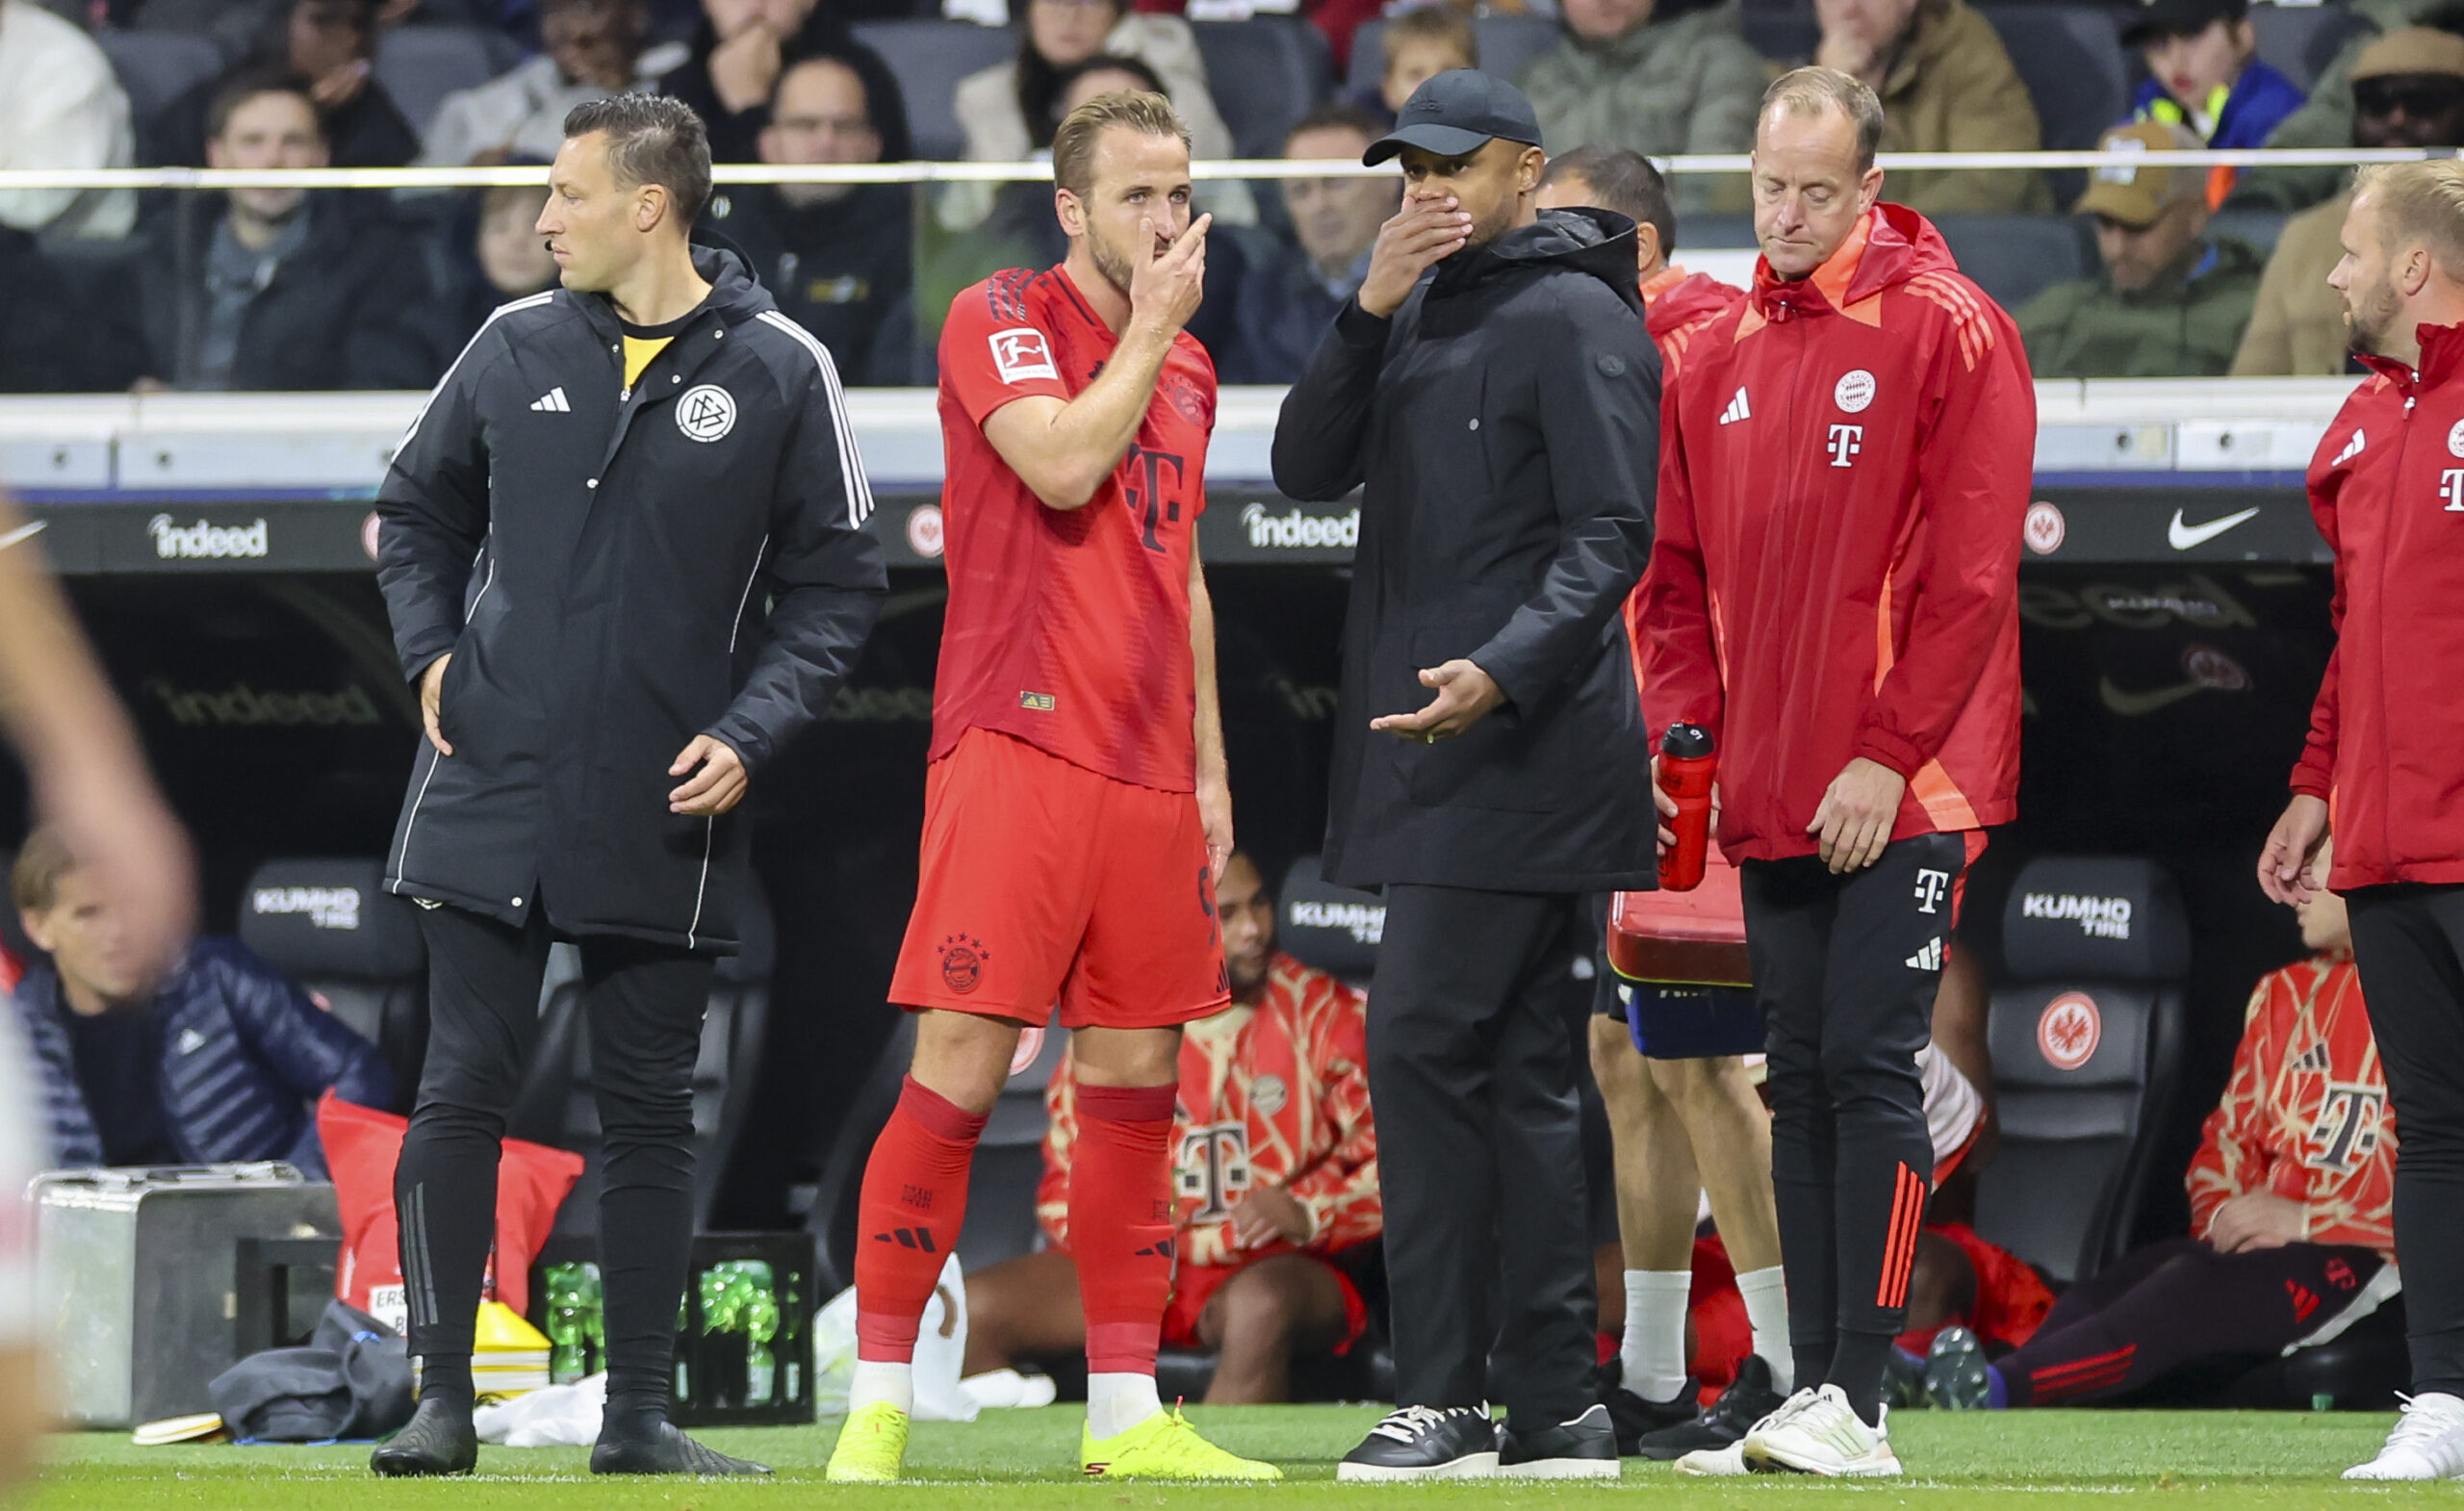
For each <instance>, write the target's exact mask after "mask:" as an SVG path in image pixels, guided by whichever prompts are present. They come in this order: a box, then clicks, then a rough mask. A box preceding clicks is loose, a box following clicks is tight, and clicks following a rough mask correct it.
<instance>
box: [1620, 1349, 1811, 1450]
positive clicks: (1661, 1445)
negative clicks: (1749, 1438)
mask: <svg viewBox="0 0 2464 1511" xmlns="http://www.w3.org/2000/svg"><path fill="white" fill-rule="evenodd" d="M1786 1399H1787V1397H1786V1396H1782V1395H1781V1394H1780V1393H1779V1392H1778V1391H1776V1390H1773V1389H1772V1388H1771V1365H1770V1363H1769V1361H1767V1360H1765V1359H1764V1358H1763V1357H1762V1356H1761V1355H1760V1354H1756V1353H1750V1354H1747V1355H1746V1356H1745V1358H1744V1359H1742V1360H1741V1361H1739V1362H1738V1364H1737V1367H1736V1378H1735V1379H1733V1380H1732V1381H1730V1382H1729V1388H1728V1389H1727V1390H1724V1391H1722V1392H1720V1398H1719V1399H1718V1400H1715V1401H1713V1402H1711V1404H1709V1405H1708V1406H1706V1407H1704V1408H1703V1410H1702V1411H1701V1412H1700V1413H1699V1414H1697V1415H1696V1416H1695V1418H1694V1419H1693V1420H1692V1421H1682V1422H1679V1423H1678V1424H1677V1425H1676V1426H1673V1427H1662V1428H1661V1429H1660V1430H1659V1431H1657V1432H1655V1433H1651V1434H1649V1435H1648V1436H1646V1437H1645V1438H1644V1439H1643V1440H1642V1441H1641V1442H1640V1443H1638V1444H1636V1445H1634V1451H1635V1452H1636V1453H1637V1454H1639V1455H1640V1456H1642V1457H1644V1458H1648V1459H1659V1460H1662V1461H1666V1460H1670V1459H1681V1458H1683V1457H1684V1456H1685V1455H1686V1454H1688V1453H1692V1452H1695V1451H1697V1450H1700V1449H1704V1448H1710V1449H1719V1448H1724V1447H1728V1446H1729V1445H1730V1444H1732V1443H1741V1442H1743V1441H1744V1440H1745V1435H1746V1433H1747V1432H1749V1431H1751V1430H1753V1427H1754V1424H1755V1423H1756V1422H1758V1421H1761V1420H1762V1419H1763V1418H1765V1417H1768V1416H1770V1415H1771V1414H1772V1413H1773V1412H1775V1411H1778V1410H1779V1409H1780V1405H1781V1403H1782V1402H1783V1401H1784V1400H1786Z"/></svg>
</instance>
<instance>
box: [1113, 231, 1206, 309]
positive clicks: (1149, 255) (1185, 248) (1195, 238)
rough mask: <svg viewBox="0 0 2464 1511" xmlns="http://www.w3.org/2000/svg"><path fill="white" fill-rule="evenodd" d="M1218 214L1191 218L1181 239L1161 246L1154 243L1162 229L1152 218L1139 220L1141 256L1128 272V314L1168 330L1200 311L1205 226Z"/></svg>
mask: <svg viewBox="0 0 2464 1511" xmlns="http://www.w3.org/2000/svg"><path fill="white" fill-rule="evenodd" d="M1214 223H1215V217H1213V216H1200V217H1198V218H1196V219H1194V220H1193V221H1191V222H1190V228H1189V229H1188V230H1186V231H1183V232H1182V233H1181V236H1180V240H1178V241H1176V242H1174V243H1171V244H1170V245H1169V246H1166V247H1164V248H1163V249H1162V250H1160V251H1159V250H1156V249H1155V243H1157V242H1158V241H1160V240H1161V239H1162V237H1163V231H1162V230H1161V229H1160V228H1159V227H1158V226H1157V225H1156V223H1155V222H1154V221H1153V220H1151V219H1148V220H1141V221H1139V222H1138V229H1139V233H1140V241H1139V256H1138V259H1137V261H1136V262H1135V263H1133V264H1132V265H1131V268H1130V274H1129V318H1130V319H1131V320H1140V321H1146V322H1148V323H1151V324H1153V325H1155V326H1158V327H1160V328H1161V329H1162V330H1164V331H1165V332H1167V333H1170V332H1174V331H1177V330H1179V329H1180V328H1181V327H1182V326H1184V325H1187V324H1188V323H1189V322H1190V317H1191V316H1193V315H1195V314H1196V313H1197V306H1198V301H1199V300H1200V299H1202V298H1204V297H1205V296H1206V230H1207V227H1209V226H1211V225H1213V224H1214Z"/></svg>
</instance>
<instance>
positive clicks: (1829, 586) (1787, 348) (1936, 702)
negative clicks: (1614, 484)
mask: <svg viewBox="0 0 2464 1511" xmlns="http://www.w3.org/2000/svg"><path fill="white" fill-rule="evenodd" d="M1685 364H1686V371H1685V381H1684V382H1683V383H1682V384H1675V385H1671V386H1669V388H1668V389H1667V397H1666V398H1665V399H1664V401H1663V405H1662V414H1661V423H1660V429H1661V443H1660V477H1659V517H1658V538H1657V541H1656V543H1655V547H1654V550H1653V553H1652V565H1651V569H1650V573H1649V575H1648V576H1646V577H1645V578H1644V580H1643V598H1644V606H1643V622H1644V625H1645V627H1646V629H1647V631H1648V633H1649V635H1650V639H1651V647H1650V665H1649V667H1648V669H1647V670H1646V671H1645V673H1644V687H1645V692H1644V704H1645V712H1646V717H1647V720H1648V722H1649V726H1650V728H1651V729H1652V730H1655V731H1656V730H1666V729H1667V728H1668V726H1669V725H1670V724H1672V723H1675V722H1678V721H1689V722H1692V723H1696V724H1702V725H1707V726H1708V727H1709V728H1710V729H1711V730H1712V731H1713V733H1714V735H1715V736H1716V737H1717V739H1718V742H1719V756H1720V790H1721V799H1722V807H1721V820H1720V836H1719V837H1720V846H1721V848H1722V849H1723V850H1724V851H1726V852H1727V854H1728V855H1729V857H1730V858H1732V859H1739V860H1748V859H1756V860H1772V859H1780V858H1784V857H1789V856H1800V855H1809V854H1812V853H1813V851H1814V850H1815V848H1816V846H1815V842H1814V839H1813V837H1812V836H1811V835H1810V834H1809V833H1808V832H1807V829H1808V826H1809V825H1810V824H1811V823H1812V822H1813V815H1814V809H1815V807H1817V806H1818V805H1819V804H1820V803H1821V801H1822V795H1823V792H1824V790H1825V789H1826V788H1828V787H1829V786H1830V785H1831V782H1832V780H1833V779H1834V778H1835V777H1837V776H1838V775H1839V772H1840V769H1841V768H1842V767H1844V766H1846V765H1847V764H1848V762H1849V760H1850V759H1852V758H1853V757H1856V756H1859V755H1862V756H1867V757H1869V758H1871V759H1873V760H1876V761H1879V762H1881V763H1882V764H1883V765H1885V766H1887V767H1889V768H1891V769H1892V770H1893V771H1896V772H1898V773H1899V774H1900V775H1902V776H1904V777H1906V778H1908V780H1909V785H1908V795H1907V797H1906V798H1905V799H1904V800H1903V801H1902V803H1901V807H1900V812H1899V819H1898V822H1897V823H1896V824H1894V825H1893V826H1892V829H1891V837H1892V838H1893V839H1901V838H1905V837H1907V836H1909V835H1911V834H1921V833H1927V832H1935V831H1961V830H1975V829H1979V828H1982V827H1984V826H1986V825H1989V824H1999V823H2004V822H2007V821H2008V820H2009V819H2010V818H2011V817H2012V816H2013V814H2014V811H2015V808H2016V807H2017V795H2018V778H2019V618H2018V558H2019V526H2020V521H2021V519H2022V518H2023V517H2024V515H2025V513H2026V511H2027V504H2028V488H2029V483H2030V469H2031V465H2032V463H2033V459H2034V453H2035V444H2036V391H2035V388H2034V386H2033V384H2032V383H2031V381H2030V379H2029V376H2028V363H2027V356H2026V354H2025V353H2024V352H2023V351H2022V350H2021V349H2020V346H2019V334H2018V330H2017V328H2016V327H2015V326H2014V325H2013V324H2012V323H2011V318H2010V317H2009V316H2008V315H2005V314H2004V313H2003V312H2002V310H2001V308H2000V307H1999V306H1998V305H1996V304H1995V303H1994V302H1993V301H1992V300H1991V299H1989V298H1988V297H1987V296H1986V295H1985V294H1984V293H1983V292H1982V291H1981V290H1979V289H1978V288H1977V287H1976V285H1975V284H1973V283H1970V282H1969V281H1968V280H1967V279H1966V278H1964V277H1963V276H1962V275H1961V274H1960V271H1959V267H1958V265H1957V264H1956V263H1954V262H1953V261H1952V259H1951V254H1950V249H1949V248H1948V247H1947V246H1945V245H1944V244H1943V243H1942V238H1941V236H1940V234H1939V233H1938V232H1937V231H1936V230H1935V229H1934V227H1933V226H1932V224H1930V223H1929V222H1928V221H1927V220H1926V219H1925V218H1924V217H1922V216H1920V215H1918V214H1916V212H1914V211H1912V210H1909V209H1906V208H1903V207H1901V206H1898V205H1877V206H1876V207H1874V209H1873V210H1872V212H1870V213H1869V214H1868V215H1867V216H1866V217H1865V218H1864V219H1863V220H1862V221H1861V223H1860V224H1859V226H1858V228H1857V230H1856V231H1855V232H1853V233H1852V234H1851V235H1850V236H1849V239H1848V240H1847V242H1846V243H1843V244H1842V245H1841V246H1840V248H1839V250H1838V251H1836V252H1835V253H1834V254H1833V255H1832V257H1831V259H1830V261H1828V262H1826V263H1824V264H1823V265H1822V267H1820V268H1818V269H1815V270H1814V271H1813V273H1812V274H1811V275H1810V276H1809V277H1806V278H1803V279H1799V280H1797V281H1794V282H1788V283H1783V282H1780V281H1778V280H1777V279H1775V278H1774V277H1773V276H1772V274H1771V269H1770V265H1769V264H1768V263H1767V262H1765V263H1760V264H1758V265H1757V267H1756V269H1755V286H1754V291H1753V293H1752V294H1751V295H1748V297H1747V298H1746V300H1745V301H1744V302H1743V303H1741V304H1739V305H1737V306H1735V307H1733V308H1732V309H1731V310H1729V311H1727V312H1725V313H1723V314H1722V315H1720V316H1719V317H1718V318H1717V319H1716V320H1712V321H1711V322H1710V323H1708V324H1707V325H1706V326H1704V327H1703V328H1702V329H1700V330H1699V331H1697V332H1696V333H1695V334H1694V336H1693V339H1692V341H1691V342H1690V343H1689V344H1688V346H1687V348H1686V352H1685Z"/></svg>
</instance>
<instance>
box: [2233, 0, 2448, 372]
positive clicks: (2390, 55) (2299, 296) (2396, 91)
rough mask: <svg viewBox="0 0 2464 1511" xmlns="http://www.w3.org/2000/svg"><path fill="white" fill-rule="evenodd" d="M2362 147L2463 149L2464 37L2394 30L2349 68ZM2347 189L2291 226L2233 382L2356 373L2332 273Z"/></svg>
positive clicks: (2340, 247) (2272, 263) (2264, 282)
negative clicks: (2330, 281) (2330, 278)
mask: <svg viewBox="0 0 2464 1511" xmlns="http://www.w3.org/2000/svg"><path fill="white" fill-rule="evenodd" d="M2352 97H2353V116H2352V144H2353V145H2354V146H2356V147H2464V37H2458V36H2456V35H2455V34H2454V33H2453V32H2442V31H2438V30H2435V29H2433V28H2430V27H2426V26H2408V27H2403V28H2400V29H2399V30H2397V31H2393V32H2389V33H2388V34H2386V35H2385V36H2383V37H2381V38H2377V39H2376V40H2375V41H2373V42H2372V43H2371V44H2370V45H2369V46H2368V47H2366V48H2364V49H2363V50H2362V54H2361V56H2360V57H2359V58H2358V59H2356V60H2355V61H2354V63H2353V65H2352ZM2351 208H2352V193H2351V192H2350V191H2349V190H2348V191H2346V192H2343V193H2340V194H2338V195H2337V196H2336V197H2335V198H2333V199H2330V200H2328V201H2327V202H2326V203H2325V204H2323V205H2314V206H2312V207H2311V208H2309V209H2307V210H2304V211H2303V212H2301V213H2300V214H2299V215H2297V216H2295V217H2294V218H2292V219H2291V220H2289V221H2287V222H2285V227H2284V233H2283V235H2281V236H2280V237H2278V238H2277V239H2276V243H2275V252H2274V254H2273V255H2272V256H2271V257H2270V258H2269V259H2268V266H2267V271H2266V273H2265V274H2263V275H2262V276H2261V277H2260V279H2259V295H2258V307H2257V309H2256V310H2255V311H2254V312H2253V313H2252V314H2251V317H2250V328H2249V329H2248V330H2247V331H2246V332H2244V333H2243V336H2242V349H2241V350H2240V351H2238V352H2236V353H2235V354H2234V357H2233V375H2234V376H2235V377H2266V376H2279V377H2291V376H2297V375H2315V376H2327V375H2330V374H2333V373H2338V372H2344V371H2349V370H2350V362H2351V357H2352V346H2351V344H2350V334H2351V333H2350V331H2349V329H2348V327H2347V325H2346V324H2345V307H2344V300H2343V298H2342V297H2340V296H2339V295H2337V293H2336V291H2335V290H2333V289H2330V288H2328V287H2327V274H2328V273H2329V272H2331V271H2333V270H2334V269H2335V266H2336V262H2337V260H2338V259H2340V258H2342V257H2343V256H2344V243H2343V241H2342V233H2343V230H2344V223H2345V213H2346V212H2347V211H2348V210H2350V209H2351Z"/></svg>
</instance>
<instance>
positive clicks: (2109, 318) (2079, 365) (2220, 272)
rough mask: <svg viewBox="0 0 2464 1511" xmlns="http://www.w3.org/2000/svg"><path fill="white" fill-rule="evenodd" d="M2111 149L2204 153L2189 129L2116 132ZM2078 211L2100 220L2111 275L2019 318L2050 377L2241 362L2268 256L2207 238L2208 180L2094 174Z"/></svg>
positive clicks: (2159, 126) (2180, 373)
mask: <svg viewBox="0 0 2464 1511" xmlns="http://www.w3.org/2000/svg"><path fill="white" fill-rule="evenodd" d="M2097 144H2098V145H2099V146H2101V147H2103V148H2105V149H2106V150H2108V151H2130V150H2133V149H2137V150H2141V151H2159V152H2171V151H2193V152H2194V151H2196V150H2197V149H2198V139H2197V138H2196V137H2194V136H2193V135H2192V134H2191V130H2190V128H2189V127H2187V126H2178V125H2166V124H2163V123H2161V122H2157V121H2147V122H2144V123H2143V124H2140V125H2136V126H2123V127H2119V128H2117V129H2115V130H2113V131H2109V132H2107V133H2105V136H2104V139H2103V141H2100V142H2098V143H2097ZM2079 214H2081V215H2084V216H2094V217H2095V218H2096V252H2097V255H2098V256H2099V257H2101V258H2102V259H2103V260H2104V265H2105V267H2104V272H2103V273H2102V274H2101V275H2100V276H2097V277H2093V278H2074V279H2072V280H2071V281H2070V282H2068V283H2060V284H2056V285H2054V286H2053V287H2052V288H2050V289H2047V290H2045V291H2044V292H2043V293H2042V294H2040V295H2037V296H2036V297H2035V298H2033V299H2030V300H2029V301H2028V302H2027V303H2026V304H2025V305H2024V306H2022V307H2021V308H2020V309H2019V310H2018V311H2017V313H2016V314H2015V315H2014V316H2013V317H2012V318H2013V319H2015V320H2017V321H2018V322H2019V337H2020V339H2021V340H2022V341H2024V342H2025V343H2026V344H2027V348H2028V367H2029V370H2030V371H2034V372H2035V373H2036V375H2037V376H2039V377H2040V378H2065V377H2076V378H2085V377H2207V376H2214V375H2218V374H2220V373H2222V372H2223V371H2225V370H2226V369H2228V368H2230V367H2231V366H2232V365H2233V351H2234V348H2235V347H2236V346H2240V345H2241V342H2242V327H2243V326H2245V325H2246V324H2248V323H2249V320H2250V309H2251V306H2252V304H2253V303H2254V302H2255V301H2256V300H2257V298H2258V294H2259V273H2260V271H2261V269H2262V268H2263V267H2264V266H2265V261H2264V259H2262V258H2261V257H2260V255H2259V253H2258V251H2257V250H2256V249H2255V248H2253V247H2251V246H2249V245H2248V244H2246V243H2242V242H2238V241H2235V240H2233V239H2232V238H2230V237H2222V236H2210V235H2208V234H2207V219H2208V214H2209V211H2208V207H2207V175H2206V174H2205V173H2204V172H2202V171H2201V170H2200V169H2198V168H2195V167H2157V166H2145V165H2139V166H2129V167H2103V168H2098V169H2096V171H2095V176H2094V178H2093V180H2092V182H2091V183H2090V184H2089V186H2088V192H2086V193H2084V194H2082V195H2080V196H2079Z"/></svg>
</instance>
